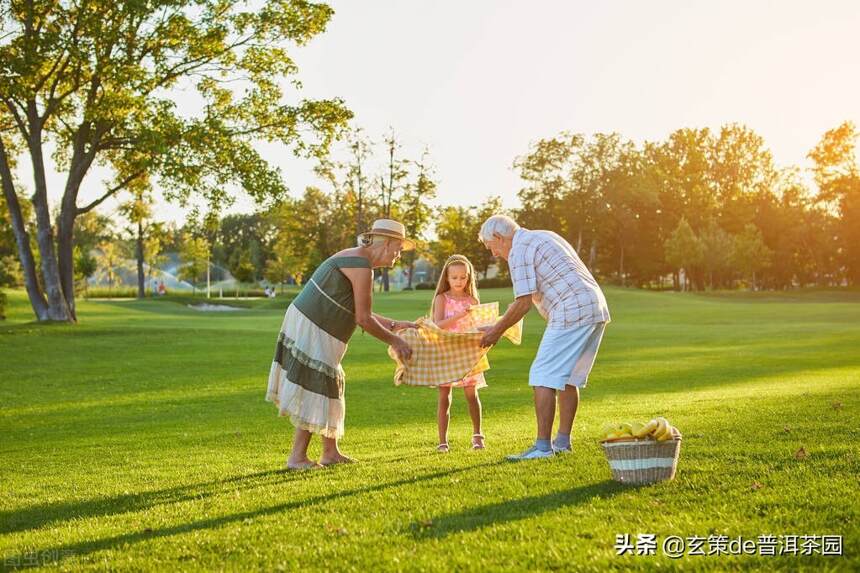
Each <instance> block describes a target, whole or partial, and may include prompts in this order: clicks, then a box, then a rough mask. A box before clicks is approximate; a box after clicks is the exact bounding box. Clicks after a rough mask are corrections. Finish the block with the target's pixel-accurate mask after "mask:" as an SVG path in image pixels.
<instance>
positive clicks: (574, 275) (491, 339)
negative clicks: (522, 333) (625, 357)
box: [478, 215, 609, 460]
mask: <svg viewBox="0 0 860 573" xmlns="http://www.w3.org/2000/svg"><path fill="white" fill-rule="evenodd" d="M478 239H479V240H480V241H481V242H482V243H483V244H484V246H485V247H486V248H487V249H489V250H490V251H491V252H492V253H493V256H494V257H501V258H503V259H505V260H506V261H507V262H508V269H509V270H510V274H511V281H512V282H513V287H514V296H515V297H516V300H515V301H514V303H513V304H512V305H511V306H510V307H508V311H507V312H506V313H505V315H504V316H502V317H501V318H500V319H499V321H498V322H497V323H496V324H495V325H494V326H492V327H490V328H489V329H487V331H486V332H485V334H484V338H483V340H481V345H482V346H492V345H493V344H495V343H496V342H497V341H498V340H499V338H500V337H501V336H502V333H503V332H505V330H507V329H508V328H509V327H511V326H512V325H513V324H515V323H516V322H518V321H519V320H520V319H521V318H523V317H524V316H525V315H526V313H527V312H528V311H529V309H530V308H531V305H532V303H534V305H535V306H536V307H537V309H538V311H539V312H540V314H541V316H542V317H543V318H544V319H546V321H547V327H546V330H545V331H544V333H543V338H542V339H541V341H540V346H539V347H538V351H537V356H536V357H535V360H534V362H532V366H531V369H530V370H529V386H532V388H533V390H534V402H535V417H536V418H537V429H538V431H537V440H536V441H535V443H534V445H533V446H532V447H530V448H529V449H527V450H526V451H524V452H523V453H521V454H517V455H513V456H508V459H511V460H531V459H537V458H548V457H551V456H552V455H553V454H554V453H558V452H569V451H571V445H570V432H571V430H572V428H573V421H574V418H576V410H577V408H578V407H579V389H580V388H584V387H585V385H586V383H587V382H588V375H589V373H590V372H591V368H592V366H593V365H594V359H595V358H596V357H597V349H598V347H599V346H600V341H601V340H602V338H603V331H604V329H605V328H606V325H607V324H608V323H609V307H608V306H607V304H606V299H605V298H604V296H603V291H601V290H600V287H599V286H598V285H597V281H595V280H594V277H593V276H591V273H590V272H589V270H588V269H587V268H586V266H585V264H584V263H583V262H582V260H580V258H579V255H577V254H576V251H575V250H574V249H573V247H571V246H570V244H569V243H568V242H567V241H565V240H564V239H563V238H561V237H560V236H559V235H557V234H556V233H553V232H552V231H531V230H529V229H523V228H522V227H520V226H519V225H518V224H517V223H516V221H514V220H513V219H511V218H510V217H507V216H505V215H493V216H492V217H490V218H489V219H487V220H486V221H485V222H484V224H483V225H482V226H481V231H480V233H479V235H478ZM556 394H557V395H558V412H559V414H558V433H557V434H556V437H555V440H554V441H553V442H551V441H550V438H551V437H552V425H553V422H554V420H555V407H556Z"/></svg>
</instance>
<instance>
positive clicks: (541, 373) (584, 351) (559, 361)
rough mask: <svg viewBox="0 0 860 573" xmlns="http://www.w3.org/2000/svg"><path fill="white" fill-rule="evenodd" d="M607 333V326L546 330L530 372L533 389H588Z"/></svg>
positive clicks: (595, 325) (599, 324) (597, 325)
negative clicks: (593, 368)
mask: <svg viewBox="0 0 860 573" xmlns="http://www.w3.org/2000/svg"><path fill="white" fill-rule="evenodd" d="M604 330H606V323H605V322H598V323H596V324H585V325H581V326H574V327H573V328H566V329H554V328H553V329H550V328H548V329H547V330H545V331H544V333H543V338H542V339H541V341H540V347H538V351H537V356H535V360H534V362H532V367H531V369H530V370H529V386H544V387H547V388H553V389H555V390H564V387H565V386H567V385H571V386H576V387H578V388H585V385H586V384H587V383H588V375H589V373H590V372H591V367H592V366H594V359H595V358H597V349H598V348H599V347H600V341H601V340H602V339H603V332H604Z"/></svg>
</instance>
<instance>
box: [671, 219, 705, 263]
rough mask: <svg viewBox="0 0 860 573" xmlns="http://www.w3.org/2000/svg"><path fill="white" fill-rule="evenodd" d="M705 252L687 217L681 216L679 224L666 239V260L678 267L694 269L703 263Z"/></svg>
mask: <svg viewBox="0 0 860 573" xmlns="http://www.w3.org/2000/svg"><path fill="white" fill-rule="evenodd" d="M703 260H704V252H703V249H702V243H701V241H699V239H698V237H696V234H695V233H694V232H693V229H692V228H691V227H690V224H689V223H687V219H685V218H683V217H682V218H681V220H680V221H679V222H678V226H677V227H676V228H675V230H674V231H673V232H672V235H671V236H670V237H669V239H668V240H667V241H666V261H667V262H668V263H669V264H670V265H672V266H673V267H675V268H676V269H684V270H686V271H687V272H690V271H692V270H693V269H695V268H696V267H698V266H699V265H701V264H702V261H703Z"/></svg>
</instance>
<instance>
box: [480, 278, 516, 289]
mask: <svg viewBox="0 0 860 573" xmlns="http://www.w3.org/2000/svg"><path fill="white" fill-rule="evenodd" d="M511 286H512V283H511V277H493V278H491V279H478V288H502V287H511Z"/></svg>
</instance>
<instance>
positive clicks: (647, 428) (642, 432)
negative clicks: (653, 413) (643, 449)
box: [633, 420, 657, 438]
mask: <svg viewBox="0 0 860 573" xmlns="http://www.w3.org/2000/svg"><path fill="white" fill-rule="evenodd" d="M656 429H657V420H651V421H650V422H648V423H647V424H642V427H641V428H639V431H634V432H633V436H634V437H636V438H644V437H645V436H647V435H648V434H650V433H651V432H653V431H654V430H656Z"/></svg>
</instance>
